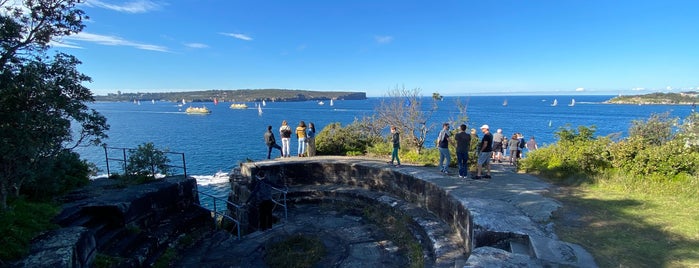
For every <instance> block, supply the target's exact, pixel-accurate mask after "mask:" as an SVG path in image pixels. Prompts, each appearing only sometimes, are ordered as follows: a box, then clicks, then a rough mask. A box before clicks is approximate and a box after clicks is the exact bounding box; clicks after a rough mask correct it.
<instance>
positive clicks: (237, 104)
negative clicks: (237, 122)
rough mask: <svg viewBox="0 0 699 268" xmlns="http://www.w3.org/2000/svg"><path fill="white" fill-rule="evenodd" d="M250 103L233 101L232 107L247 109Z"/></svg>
mask: <svg viewBox="0 0 699 268" xmlns="http://www.w3.org/2000/svg"><path fill="white" fill-rule="evenodd" d="M247 108H248V105H247V104H245V103H233V104H231V109H247Z"/></svg>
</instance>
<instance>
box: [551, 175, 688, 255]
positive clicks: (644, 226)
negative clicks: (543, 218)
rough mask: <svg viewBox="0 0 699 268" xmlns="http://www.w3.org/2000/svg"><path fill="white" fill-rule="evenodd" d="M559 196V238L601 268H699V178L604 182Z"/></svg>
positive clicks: (603, 179)
mask: <svg viewBox="0 0 699 268" xmlns="http://www.w3.org/2000/svg"><path fill="white" fill-rule="evenodd" d="M594 181H595V183H593V184H581V185H579V186H576V187H573V188H568V189H569V190H570V191H567V192H566V193H565V194H560V195H558V196H556V198H557V199H559V200H560V201H562V202H563V203H564V204H565V206H564V207H563V208H562V209H561V210H560V211H559V212H557V213H556V216H555V217H554V221H555V224H556V228H557V233H558V235H559V236H560V237H561V238H562V239H563V240H565V241H569V242H573V243H576V244H579V245H581V246H583V247H585V248H586V249H587V250H588V251H590V252H591V253H592V254H593V255H594V257H595V261H596V262H597V264H598V265H600V267H699V213H697V211H699V197H698V196H697V192H698V191H697V189H699V178H691V177H686V176H685V177H677V178H672V179H671V180H668V179H667V178H658V179H654V178H632V177H629V176H624V175H622V174H607V175H604V176H603V177H598V178H596V179H595V180H594Z"/></svg>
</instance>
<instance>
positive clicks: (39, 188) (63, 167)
mask: <svg viewBox="0 0 699 268" xmlns="http://www.w3.org/2000/svg"><path fill="white" fill-rule="evenodd" d="M41 166H43V167H44V168H43V169H41V170H38V171H37V173H36V174H35V178H34V179H32V180H30V181H28V182H27V183H26V185H25V186H24V187H23V188H22V193H23V194H25V195H26V196H28V197H29V198H31V199H34V200H46V201H49V200H48V198H51V197H54V196H58V195H61V194H64V193H66V192H68V191H71V190H73V189H76V188H79V187H81V186H85V185H87V184H88V183H89V182H90V179H89V175H90V173H91V170H90V165H89V164H88V163H87V162H86V161H85V160H81V159H80V156H79V155H78V154H77V153H74V152H71V151H69V150H64V151H62V152H61V153H59V154H58V155H57V156H56V157H55V158H47V159H45V160H44V162H43V163H42V164H41Z"/></svg>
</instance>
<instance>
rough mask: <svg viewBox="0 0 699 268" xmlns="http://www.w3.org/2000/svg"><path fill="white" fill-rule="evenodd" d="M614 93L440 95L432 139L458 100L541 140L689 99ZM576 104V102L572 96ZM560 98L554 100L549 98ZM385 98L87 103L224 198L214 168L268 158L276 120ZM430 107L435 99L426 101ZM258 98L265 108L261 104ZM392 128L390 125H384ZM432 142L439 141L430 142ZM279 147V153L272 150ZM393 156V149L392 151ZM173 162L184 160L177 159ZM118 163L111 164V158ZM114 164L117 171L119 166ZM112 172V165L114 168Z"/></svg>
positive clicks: (681, 110)
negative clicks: (629, 101)
mask: <svg viewBox="0 0 699 268" xmlns="http://www.w3.org/2000/svg"><path fill="white" fill-rule="evenodd" d="M612 97H613V96H587V95H580V96H470V97H445V98H444V100H442V101H438V102H437V105H438V107H439V108H438V110H437V111H436V112H435V113H433V114H432V116H431V117H430V119H429V122H431V123H433V124H434V128H433V130H432V131H431V132H430V137H428V139H427V140H428V141H433V140H434V139H435V138H436V135H437V132H438V131H439V129H440V127H441V123H442V122H450V123H451V125H452V127H454V126H458V125H459V124H461V123H463V122H455V121H453V120H455V119H456V118H458V117H459V110H458V109H457V105H456V104H455V103H456V101H457V100H458V101H459V102H461V103H463V104H464V105H465V106H466V115H467V116H468V122H467V125H468V127H469V128H476V129H477V128H479V127H480V126H481V125H483V124H488V125H490V127H491V130H495V129H498V128H499V129H502V130H503V133H504V134H505V135H507V136H511V135H512V133H515V132H521V133H523V134H524V136H525V138H526V139H528V138H529V137H531V136H534V137H536V140H537V142H538V143H539V145H540V146H544V145H545V144H549V143H553V142H555V136H554V132H555V131H557V130H558V129H559V128H560V127H564V126H566V125H569V126H572V127H577V126H580V125H584V126H592V125H594V126H596V128H597V132H596V134H597V135H609V134H614V133H619V134H620V135H622V136H625V135H626V132H627V130H628V128H629V126H630V125H631V122H632V120H645V119H647V118H648V117H649V116H650V115H651V114H653V113H664V112H670V114H671V115H672V116H676V117H680V118H685V117H686V116H687V115H688V114H689V113H690V107H689V106H679V105H677V106H672V105H642V106H639V105H619V104H604V103H603V102H604V101H605V100H608V99H610V98H612ZM573 99H575V103H574V105H572V106H571V104H572V100H573ZM554 101H556V102H557V105H556V106H553V105H552V104H553V103H554ZM380 102H381V98H369V99H366V100H354V101H345V100H335V101H334V102H333V105H332V106H331V105H330V103H329V102H325V103H324V104H323V105H320V104H319V103H318V102H315V101H306V102H269V101H268V102H266V103H265V105H264V106H262V104H261V103H247V105H248V108H247V109H230V108H229V106H230V104H231V103H227V102H220V103H218V104H217V105H214V103H187V104H184V105H181V103H174V102H162V101H154V102H151V101H147V102H141V103H140V104H135V103H130V102H118V103H117V102H98V103H93V104H90V107H91V108H94V109H96V110H97V111H98V112H100V113H101V114H103V115H104V116H105V117H106V118H107V122H108V124H109V125H110V126H111V129H110V130H109V132H108V134H109V138H108V139H107V140H106V143H107V145H108V146H111V147H125V148H135V147H137V146H138V145H140V144H143V143H145V142H153V143H154V144H155V146H156V147H157V148H161V149H168V150H169V151H172V152H181V153H184V154H185V159H186V165H187V173H188V174H190V175H192V176H194V177H195V178H197V180H198V183H199V185H200V187H201V189H202V190H204V191H207V192H209V193H211V194H214V195H217V196H221V197H225V196H226V194H227V193H228V185H227V183H226V182H227V180H226V178H225V177H222V176H215V174H216V173H217V172H219V171H220V172H229V171H230V170H232V169H233V168H234V167H237V166H238V165H239V163H240V162H243V161H246V160H247V159H250V160H261V159H264V158H266V153H267V147H266V146H265V144H264V141H263V138H262V135H263V133H264V131H265V130H266V127H267V126H268V125H271V126H272V128H273V131H274V133H275V136H276V138H277V139H278V140H279V134H278V129H279V126H280V124H281V121H282V120H287V121H288V122H289V125H291V126H292V127H295V126H296V125H297V124H298V123H299V121H301V120H303V121H305V122H306V123H309V122H313V123H314V124H315V125H316V130H317V131H318V132H320V131H321V130H322V128H323V127H324V126H325V125H327V124H329V123H332V122H340V123H342V125H345V124H349V123H351V122H353V121H354V120H355V119H357V118H361V117H363V116H371V115H372V114H373V113H374V109H375V107H376V106H377V105H379V104H380ZM424 103H425V105H424V107H425V109H426V110H427V109H428V108H429V107H430V106H431V103H432V100H431V99H428V98H426V99H425V101H424ZM202 105H205V106H206V107H207V108H208V109H209V110H211V113H210V114H207V115H192V114H186V113H185V112H184V110H185V109H186V108H187V107H190V106H193V107H194V106H197V107H200V106H202ZM256 105H260V106H261V107H260V108H259V109H258V108H257V107H256ZM386 131H387V133H388V129H386ZM296 145H297V143H296V140H295V138H294V137H292V141H291V151H292V155H294V154H293V152H296ZM427 146H428V147H430V146H434V144H427ZM77 151H78V153H80V155H81V157H82V158H83V159H86V160H88V161H89V162H92V163H94V164H96V165H97V167H99V168H100V169H102V170H101V172H102V173H104V174H106V160H105V154H104V149H103V148H101V147H84V148H79V149H78V150H77ZM275 153H276V152H275ZM387 157H388V156H387ZM173 164H179V162H177V161H173ZM110 165H113V163H110ZM117 171H120V170H119V169H118V168H117ZM112 172H114V171H112Z"/></svg>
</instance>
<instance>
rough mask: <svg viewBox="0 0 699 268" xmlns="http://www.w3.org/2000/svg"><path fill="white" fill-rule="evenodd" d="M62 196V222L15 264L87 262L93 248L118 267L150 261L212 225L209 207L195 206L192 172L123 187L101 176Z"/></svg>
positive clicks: (80, 264) (93, 253) (72, 264)
mask: <svg viewBox="0 0 699 268" xmlns="http://www.w3.org/2000/svg"><path fill="white" fill-rule="evenodd" d="M66 198H67V200H69V202H67V203H65V204H64V205H63V209H62V211H61V213H60V214H59V215H58V216H56V217H55V218H54V219H53V220H54V222H55V223H57V224H59V225H60V226H61V227H62V228H61V229H58V230H56V231H52V232H50V233H48V234H46V235H44V236H42V237H39V238H38V239H37V240H36V241H34V242H33V249H32V253H31V255H30V256H29V257H28V258H26V259H25V260H23V261H22V262H21V263H19V264H18V265H17V266H21V267H91V266H92V263H91V262H92V261H93V259H94V257H95V256H96V254H97V253H100V254H102V255H103V256H108V258H112V259H113V260H114V261H115V262H117V263H118V266H119V267H143V266H150V265H152V263H153V262H154V261H156V260H157V258H158V257H159V256H160V254H162V253H163V252H164V251H165V250H166V249H167V248H168V247H169V246H170V244H171V243H173V242H175V241H177V240H178V239H179V238H180V236H182V235H183V234H188V233H190V232H192V231H193V230H198V229H211V228H212V227H213V224H212V223H213V222H212V218H211V214H210V212H209V211H208V210H206V209H203V208H201V207H199V206H198V204H199V197H198V192H197V183H196V180H195V179H194V178H184V177H182V176H178V177H168V178H164V179H160V180H156V181H154V182H150V183H145V184H140V185H130V186H129V187H125V188H124V187H119V182H118V181H116V180H111V179H101V180H97V181H94V182H93V183H92V184H91V185H89V186H88V187H85V188H83V189H80V190H78V191H76V192H74V193H72V194H70V195H68V196H67V197H66Z"/></svg>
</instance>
